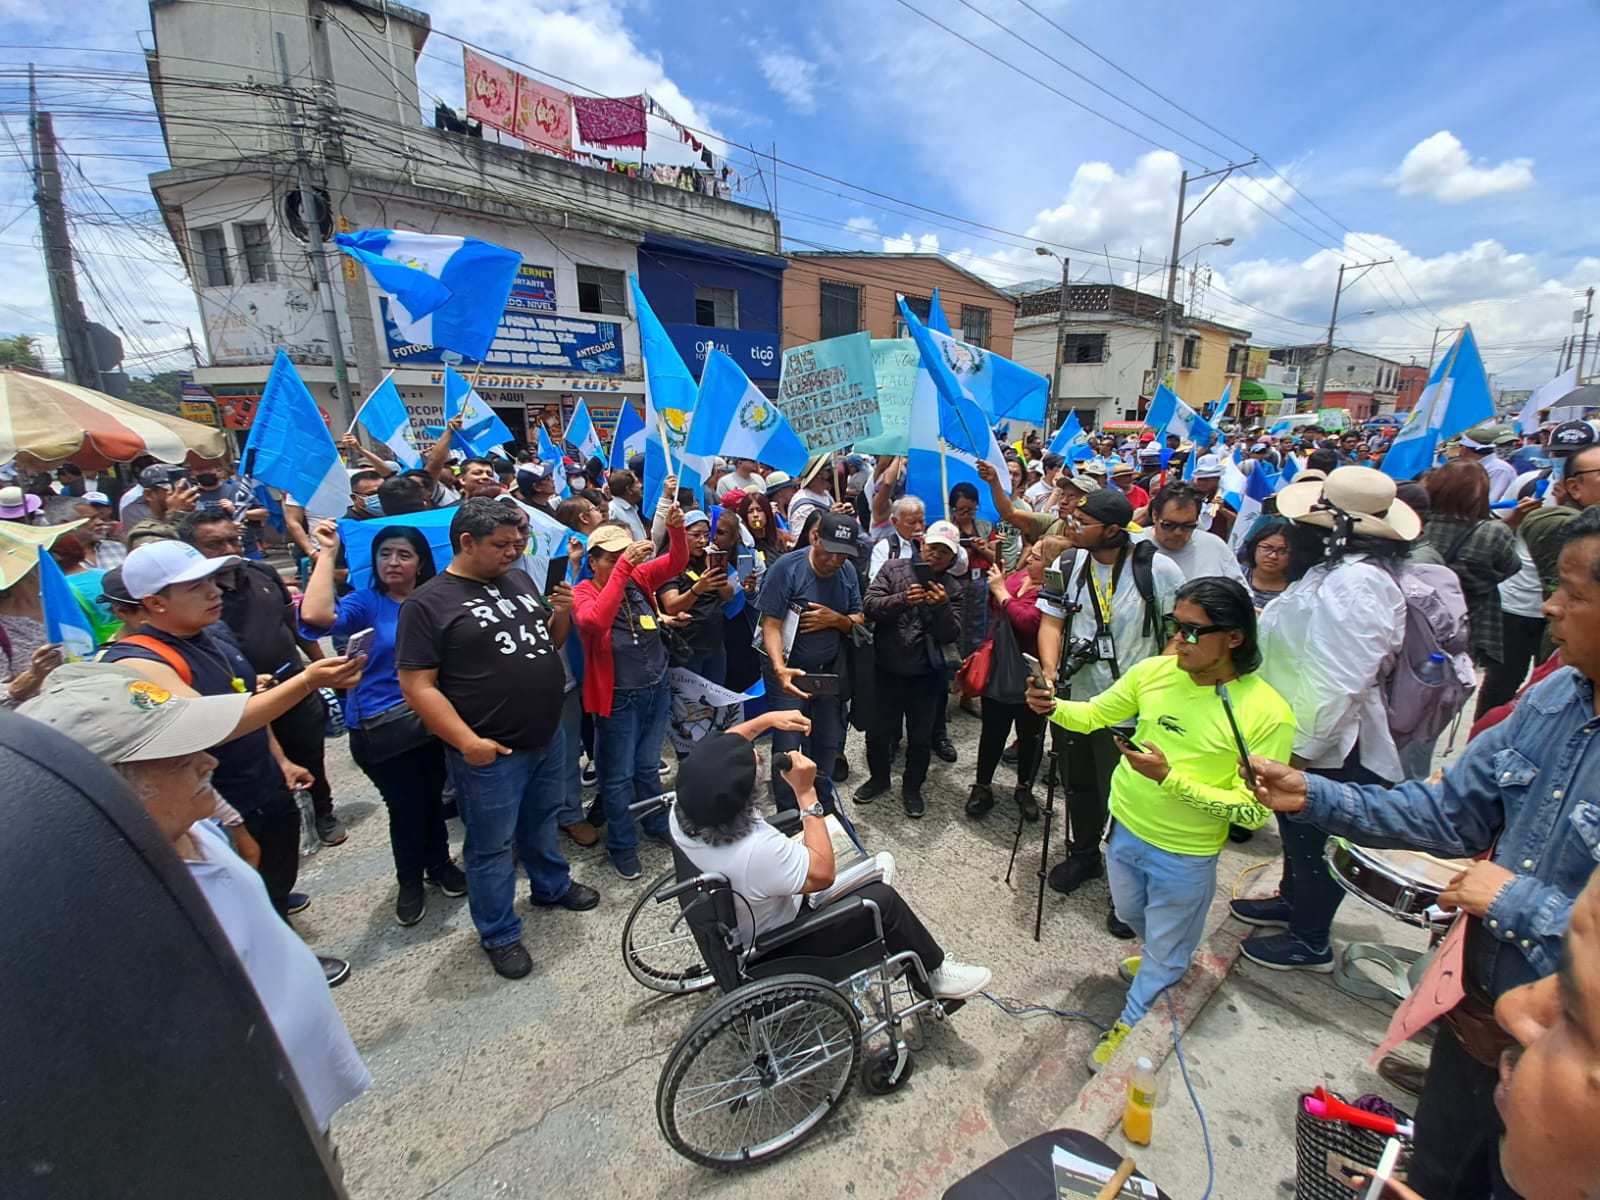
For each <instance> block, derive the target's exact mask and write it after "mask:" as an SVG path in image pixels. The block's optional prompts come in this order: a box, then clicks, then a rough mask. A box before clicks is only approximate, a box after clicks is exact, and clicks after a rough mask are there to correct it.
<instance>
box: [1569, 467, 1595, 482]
mask: <svg viewBox="0 0 1600 1200" xmlns="http://www.w3.org/2000/svg"><path fill="white" fill-rule="evenodd" d="M1585 475H1600V467H1590V468H1589V469H1588V470H1587V471H1568V472H1567V473H1566V474H1565V475H1563V476H1562V478H1563V479H1565V480H1566V481H1567V482H1568V483H1570V482H1572V480H1574V479H1582V478H1583V477H1584V476H1585Z"/></svg>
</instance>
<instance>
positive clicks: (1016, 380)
mask: <svg viewBox="0 0 1600 1200" xmlns="http://www.w3.org/2000/svg"><path fill="white" fill-rule="evenodd" d="M907 311H909V310H907ZM929 312H930V314H932V313H939V319H940V320H941V321H942V320H943V319H944V315H943V313H942V312H940V310H939V308H938V307H937V306H935V307H933V308H931V309H930V310H929ZM912 315H913V316H915V315H916V314H914V313H913V314H912ZM918 324H921V322H918ZM931 326H932V317H931V315H930V319H929V324H928V325H926V326H923V332H924V333H926V334H927V335H928V342H929V344H930V345H931V346H932V347H933V349H934V350H935V351H936V352H937V354H938V355H939V357H940V358H941V359H942V361H943V362H944V364H945V366H946V367H947V368H948V369H949V371H950V374H951V375H952V376H953V377H954V378H955V379H956V380H957V381H958V383H959V385H960V387H961V390H962V392H963V393H965V395H966V396H967V398H968V399H970V400H972V401H973V402H974V403H976V404H977V406H978V407H979V408H980V409H982V410H983V414H984V424H985V425H995V424H997V423H999V422H1001V421H1026V422H1027V423H1028V424H1030V425H1043V424H1044V414H1045V407H1046V404H1047V401H1048V397H1049V394H1050V381H1049V380H1048V379H1046V378H1045V377H1044V376H1043V375H1040V374H1038V373H1037V372H1034V371H1030V370H1028V368H1027V367H1023V366H1018V365H1017V364H1016V363H1014V362H1012V361H1011V360H1010V359H1009V358H1001V357H1000V356H999V355H998V354H993V353H991V352H990V351H988V350H985V349H984V348H983V347H981V346H974V345H971V344H970V343H968V342H963V341H960V340H958V339H956V338H954V337H951V336H950V335H949V334H948V333H940V332H939V331H938V329H936V328H931Z"/></svg>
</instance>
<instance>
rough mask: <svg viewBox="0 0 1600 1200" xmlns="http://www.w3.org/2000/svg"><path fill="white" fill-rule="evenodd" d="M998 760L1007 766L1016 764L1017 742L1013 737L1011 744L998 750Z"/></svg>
mask: <svg viewBox="0 0 1600 1200" xmlns="http://www.w3.org/2000/svg"><path fill="white" fill-rule="evenodd" d="M1000 761H1001V762H1003V763H1005V764H1006V766H1008V767H1014V766H1016V765H1017V743H1016V741H1015V740H1014V739H1013V741H1012V743H1011V745H1009V746H1007V747H1006V748H1005V749H1004V750H1002V751H1000Z"/></svg>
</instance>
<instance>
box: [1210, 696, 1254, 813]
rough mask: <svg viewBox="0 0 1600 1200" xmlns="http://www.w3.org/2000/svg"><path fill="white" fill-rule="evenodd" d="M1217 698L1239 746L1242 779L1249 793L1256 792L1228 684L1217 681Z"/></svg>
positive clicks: (1252, 772)
mask: <svg viewBox="0 0 1600 1200" xmlns="http://www.w3.org/2000/svg"><path fill="white" fill-rule="evenodd" d="M1217 698H1218V699H1219V700H1221V701H1222V711H1223V712H1224V713H1225V714H1227V717H1228V725H1229V726H1230V727H1231V728H1232V729H1233V744H1234V745H1235V746H1237V747H1238V748H1239V762H1240V763H1241V764H1242V765H1243V766H1244V781H1245V782H1246V783H1247V784H1249V785H1250V795H1251V796H1254V795H1255V794H1256V773H1255V770H1254V769H1253V768H1252V767H1251V766H1250V747H1249V746H1247V745H1245V741H1244V734H1243V732H1241V731H1240V729H1239V722H1238V720H1237V719H1235V717H1234V715H1233V701H1232V700H1231V699H1229V697H1228V685H1227V684H1225V683H1223V682H1222V681H1221V680H1218V681H1217Z"/></svg>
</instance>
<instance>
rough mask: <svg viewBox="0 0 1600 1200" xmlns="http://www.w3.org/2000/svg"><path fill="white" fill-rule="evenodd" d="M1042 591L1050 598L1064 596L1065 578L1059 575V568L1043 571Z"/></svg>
mask: <svg viewBox="0 0 1600 1200" xmlns="http://www.w3.org/2000/svg"><path fill="white" fill-rule="evenodd" d="M1044 590H1045V591H1047V592H1049V593H1050V595H1052V596H1065V595H1066V594H1067V577H1066V576H1065V575H1063V574H1062V573H1061V568H1059V567H1046V568H1045V569H1044Z"/></svg>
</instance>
